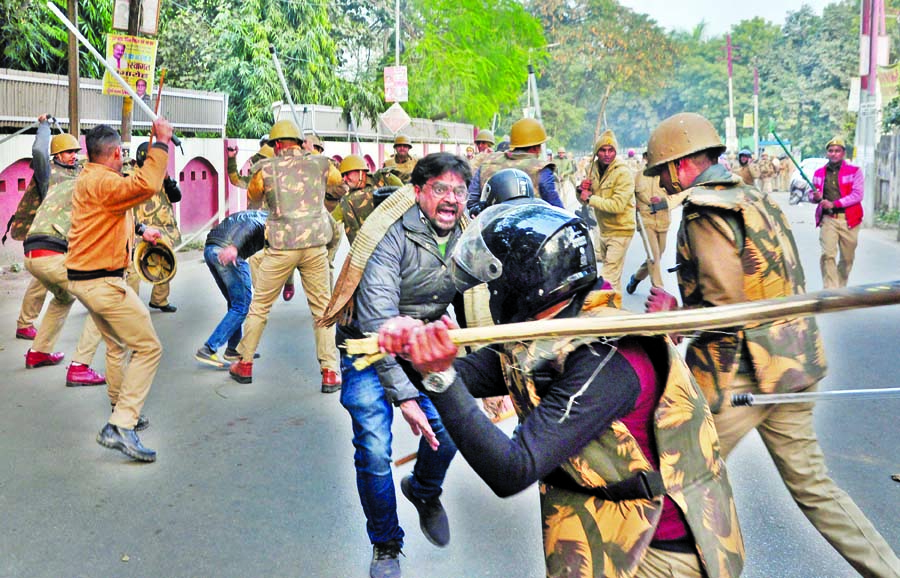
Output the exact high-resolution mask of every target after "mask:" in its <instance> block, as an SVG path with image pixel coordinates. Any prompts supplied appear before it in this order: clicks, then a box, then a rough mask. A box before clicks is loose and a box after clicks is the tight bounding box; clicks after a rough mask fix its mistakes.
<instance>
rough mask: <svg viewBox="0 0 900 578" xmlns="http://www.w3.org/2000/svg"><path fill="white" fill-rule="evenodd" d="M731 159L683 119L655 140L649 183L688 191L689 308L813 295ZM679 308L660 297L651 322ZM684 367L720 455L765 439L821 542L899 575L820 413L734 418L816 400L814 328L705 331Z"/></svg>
mask: <svg viewBox="0 0 900 578" xmlns="http://www.w3.org/2000/svg"><path fill="white" fill-rule="evenodd" d="M723 150H725V147H724V145H723V144H722V141H721V139H720V138H719V135H718V134H717V133H716V129H715V128H714V127H713V125H712V124H711V123H710V122H709V121H708V120H707V119H705V118H703V117H702V116H700V115H698V114H693V113H680V114H676V115H674V116H671V117H669V118H667V119H666V120H664V121H663V122H661V123H660V125H659V126H658V127H657V128H656V129H655V130H654V131H653V134H652V135H651V136H650V142H649V144H648V146H647V151H648V155H649V157H648V161H647V168H646V170H645V171H644V174H646V175H648V176H657V175H658V176H659V180H660V184H661V185H662V186H663V187H664V188H665V189H666V192H667V193H668V194H669V195H674V194H678V193H679V192H681V191H684V192H685V195H686V196H685V201H684V210H683V212H682V222H681V229H680V230H679V232H678V260H677V263H678V284H679V288H680V289H681V296H682V301H683V304H684V306H685V307H708V306H715V305H727V304H733V303H742V302H745V301H756V300H760V299H772V298H777V297H785V296H788V295H795V294H802V293H804V292H805V291H806V288H805V285H804V275H803V268H802V266H801V265H800V259H799V258H798V255H797V252H796V248H795V247H796V243H795V242H794V238H793V235H792V233H791V227H790V224H789V223H788V220H787V217H785V215H784V213H782V211H781V209H780V208H779V207H778V205H777V204H775V203H774V202H773V201H772V200H771V197H770V196H769V195H764V194H762V193H760V192H759V191H758V190H757V189H755V188H753V187H752V186H750V185H747V184H745V183H744V182H742V181H741V180H740V179H739V178H737V177H736V176H734V175H732V174H730V173H729V172H728V170H727V169H726V168H725V167H723V166H721V165H719V164H718V157H719V154H720V153H721V152H722V151H723ZM675 307H677V302H676V300H675V297H673V296H672V295H669V294H668V293H666V292H665V291H664V290H663V289H661V288H657V287H654V288H653V289H651V293H650V298H649V299H648V300H647V310H648V311H665V310H670V309H674V308H675ZM685 360H686V361H687V363H688V366H689V367H690V368H691V371H692V373H693V374H694V377H695V379H696V380H697V382H698V384H699V385H700V387H701V389H702V390H703V393H704V395H705V396H706V399H707V401H708V402H709V405H710V408H711V409H712V411H713V413H714V419H715V425H716V430H717V431H718V433H719V441H720V443H721V448H722V455H724V456H726V457H727V456H728V454H729V453H731V451H732V450H733V449H734V447H735V446H736V445H737V443H738V442H739V441H740V440H741V439H742V438H743V437H744V436H745V435H746V434H747V433H748V432H749V431H750V430H752V429H756V431H757V432H758V433H759V435H760V437H761V438H762V441H763V444H764V445H765V446H766V449H767V450H768V451H769V454H770V455H771V456H772V459H773V460H774V462H775V466H776V467H777V468H778V472H779V473H780V474H781V479H782V480H783V481H784V483H785V486H787V489H788V491H789V492H790V493H791V496H792V497H793V498H794V501H795V502H796V503H797V505H798V506H800V508H801V509H802V510H803V513H804V514H806V517H807V518H809V520H810V522H812V524H813V525H814V526H815V527H816V529H817V530H818V531H819V533H820V534H822V536H823V537H825V539H826V540H828V542H829V543H830V544H831V545H832V546H833V547H834V548H835V549H836V550H837V551H838V552H839V553H840V554H841V555H842V556H843V557H844V558H845V559H846V560H847V561H848V562H849V563H850V564H851V565H852V566H853V567H854V568H855V569H856V570H857V571H858V572H859V573H860V574H863V575H864V576H900V560H898V559H897V556H896V555H895V554H894V552H893V551H892V550H891V548H890V546H888V544H887V543H886V542H885V541H884V539H883V538H882V537H881V535H880V534H879V533H878V532H877V531H876V530H875V528H874V527H873V526H872V524H871V523H870V522H869V520H868V519H866V517H865V515H864V514H863V513H862V512H861V511H860V509H859V508H858V507H857V506H856V504H854V503H853V500H852V499H851V498H850V496H848V495H847V494H846V493H845V492H844V491H843V490H841V489H840V488H839V487H837V485H836V484H835V483H834V482H833V481H832V480H831V478H829V477H828V471H827V468H826V466H825V459H824V456H823V454H822V450H821V448H820V447H819V443H818V441H817V440H816V433H815V430H814V429H813V419H812V418H813V405H812V404H810V403H802V404H801V403H795V404H784V405H769V406H758V407H755V408H739V407H738V408H735V407H731V406H730V405H729V404H728V403H726V402H725V400H728V399H730V398H731V396H732V394H735V393H746V392H753V393H786V392H796V391H814V390H815V389H816V388H817V384H818V382H819V380H820V379H822V377H824V375H825V353H824V349H823V345H822V339H821V337H820V335H819V330H818V327H817V326H816V322H815V319H814V318H792V319H784V320H779V321H777V322H769V323H762V324H757V325H754V326H753V327H752V328H743V327H738V328H735V330H734V331H732V332H721V331H716V332H703V333H700V334H699V335H698V336H696V337H695V338H694V339H693V341H691V343H690V344H689V345H688V348H687V354H686V356H685Z"/></svg>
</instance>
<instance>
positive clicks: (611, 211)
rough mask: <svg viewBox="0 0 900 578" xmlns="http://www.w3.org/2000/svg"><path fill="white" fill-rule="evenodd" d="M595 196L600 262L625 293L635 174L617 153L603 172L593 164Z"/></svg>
mask: <svg viewBox="0 0 900 578" xmlns="http://www.w3.org/2000/svg"><path fill="white" fill-rule="evenodd" d="M588 178H590V180H591V196H590V198H589V199H588V201H587V202H586V203H583V204H586V205H590V206H591V207H593V209H594V215H595V216H596V218H597V246H596V247H595V248H594V251H595V252H596V254H597V263H598V264H601V266H602V271H601V274H602V275H603V279H605V280H606V281H609V283H610V284H611V285H612V286H613V289H615V290H616V292H617V293H622V269H623V268H624V266H625V255H626V253H628V246H629V245H631V239H632V238H633V237H634V232H635V227H636V224H635V216H634V212H635V200H634V177H633V176H632V174H631V171H630V170H629V169H628V166H627V165H626V164H625V162H624V161H623V160H621V159H619V158H618V157H616V158H615V159H614V160H613V162H612V164H610V165H609V166H608V167H606V170H605V171H604V172H603V174H602V175H601V174H600V169H599V164H598V163H594V164H593V166H592V167H591V171H590V176H589V177H588Z"/></svg>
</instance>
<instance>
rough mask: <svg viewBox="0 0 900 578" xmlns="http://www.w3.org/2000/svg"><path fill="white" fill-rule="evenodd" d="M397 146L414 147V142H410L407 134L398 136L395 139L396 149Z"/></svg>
mask: <svg viewBox="0 0 900 578" xmlns="http://www.w3.org/2000/svg"><path fill="white" fill-rule="evenodd" d="M397 145H406V146H408V147H412V142H410V140H409V137H408V136H406V135H405V134H398V135H397V136H396V137H395V138H394V148H396V147H397Z"/></svg>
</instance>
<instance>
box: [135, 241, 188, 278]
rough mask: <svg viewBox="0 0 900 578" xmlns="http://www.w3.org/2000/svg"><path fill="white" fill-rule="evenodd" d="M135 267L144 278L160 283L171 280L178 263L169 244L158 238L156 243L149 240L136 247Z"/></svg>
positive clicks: (139, 275)
mask: <svg viewBox="0 0 900 578" xmlns="http://www.w3.org/2000/svg"><path fill="white" fill-rule="evenodd" d="M134 268H135V269H136V270H137V274H138V277H140V278H141V279H142V280H144V281H145V282H147V283H150V284H153V285H159V284H161V283H166V282H168V281H171V279H172V277H174V276H175V271H176V269H177V268H178V265H177V262H176V260H175V252H174V251H173V250H172V248H171V247H169V244H168V243H166V242H165V241H163V240H162V239H157V241H156V244H155V245H154V244H153V243H148V242H147V241H141V242H140V243H138V246H137V247H136V248H135V249H134Z"/></svg>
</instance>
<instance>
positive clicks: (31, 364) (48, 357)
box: [25, 349, 66, 369]
mask: <svg viewBox="0 0 900 578" xmlns="http://www.w3.org/2000/svg"><path fill="white" fill-rule="evenodd" d="M65 356H66V354H65V353H62V352H61V351H57V352H56V353H43V352H41V351H34V350H33V349H29V350H28V353H26V354H25V369H33V368H35V367H42V366H44V365H56V364H58V363H59V362H60V361H62V360H63V357H65Z"/></svg>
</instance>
